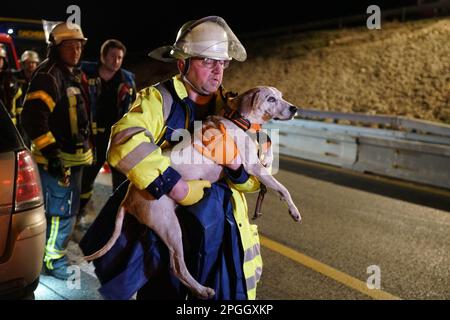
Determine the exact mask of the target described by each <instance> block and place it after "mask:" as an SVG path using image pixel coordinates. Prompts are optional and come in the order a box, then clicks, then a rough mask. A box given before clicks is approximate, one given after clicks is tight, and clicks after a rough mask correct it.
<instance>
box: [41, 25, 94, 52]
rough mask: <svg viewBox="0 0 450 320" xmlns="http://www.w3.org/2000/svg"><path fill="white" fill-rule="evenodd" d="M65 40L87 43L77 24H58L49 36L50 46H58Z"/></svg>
mask: <svg viewBox="0 0 450 320" xmlns="http://www.w3.org/2000/svg"><path fill="white" fill-rule="evenodd" d="M64 40H81V41H83V42H86V41H87V38H85V37H84V35H83V31H82V30H81V27H80V26H79V25H77V24H76V23H67V22H60V23H58V24H56V25H55V26H54V27H53V29H52V31H51V32H50V35H49V45H50V46H58V45H60V44H61V42H63V41H64Z"/></svg>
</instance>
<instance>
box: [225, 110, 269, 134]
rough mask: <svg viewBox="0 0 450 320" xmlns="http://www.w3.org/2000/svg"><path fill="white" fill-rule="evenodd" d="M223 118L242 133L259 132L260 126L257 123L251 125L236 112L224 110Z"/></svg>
mask: <svg viewBox="0 0 450 320" xmlns="http://www.w3.org/2000/svg"><path fill="white" fill-rule="evenodd" d="M223 116H224V118H226V119H228V120H230V121H231V122H233V123H234V124H235V125H237V126H238V127H239V128H241V129H242V130H244V131H250V132H256V133H257V132H259V131H261V125H260V124H258V123H251V122H250V121H249V120H248V119H247V118H244V117H243V116H242V115H241V114H240V113H239V112H237V111H236V110H231V109H229V110H226V111H225V113H224V115H223Z"/></svg>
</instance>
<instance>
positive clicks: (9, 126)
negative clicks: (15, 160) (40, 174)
mask: <svg viewBox="0 0 450 320" xmlns="http://www.w3.org/2000/svg"><path fill="white" fill-rule="evenodd" d="M21 148H23V142H22V140H21V138H20V136H19V133H18V131H17V129H16V127H15V126H14V124H13V123H12V121H11V118H10V117H9V114H8V111H6V108H5V106H4V105H3V103H2V102H1V101H0V152H7V151H13V150H18V149H21Z"/></svg>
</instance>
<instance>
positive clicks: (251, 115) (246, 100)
mask: <svg viewBox="0 0 450 320" xmlns="http://www.w3.org/2000/svg"><path fill="white" fill-rule="evenodd" d="M229 105H230V106H231V107H232V108H233V109H234V110H237V111H239V113H240V114H241V115H242V116H244V117H246V118H247V119H248V120H250V122H251V123H256V124H264V123H266V122H267V121H269V120H271V119H275V120H290V119H292V118H293V117H294V116H295V114H296V113H297V110H298V109H297V107H295V106H294V105H292V104H291V103H289V102H287V101H286V100H284V99H283V96H282V94H281V92H280V91H279V90H278V89H276V88H274V87H265V86H259V87H255V88H253V89H250V90H248V91H246V92H244V93H242V94H240V95H239V96H237V97H236V98H234V99H231V100H230V101H229Z"/></svg>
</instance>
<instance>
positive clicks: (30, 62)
mask: <svg viewBox="0 0 450 320" xmlns="http://www.w3.org/2000/svg"><path fill="white" fill-rule="evenodd" d="M40 61H41V60H40V59H39V54H38V53H37V52H36V51H33V50H26V51H24V52H23V53H22V55H21V57H20V65H21V67H22V68H21V70H20V71H19V72H17V74H16V77H17V82H18V85H19V86H20V90H21V92H22V94H21V96H20V98H19V99H18V101H17V104H16V119H17V128H18V129H19V132H20V134H21V135H22V138H23V140H24V142H25V144H26V145H27V147H30V146H31V141H30V139H29V138H28V136H27V134H26V132H25V130H24V129H23V126H22V122H21V113H22V109H23V104H24V102H25V95H26V93H27V91H28V86H29V85H30V81H31V77H32V75H33V72H34V70H36V68H37V66H38V64H39V62H40Z"/></svg>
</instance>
